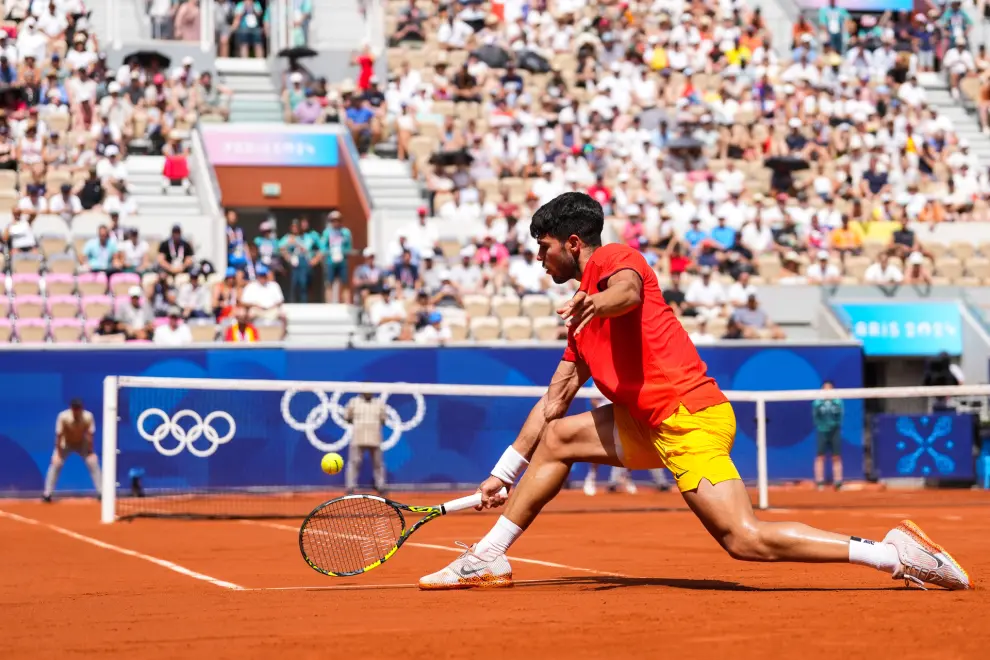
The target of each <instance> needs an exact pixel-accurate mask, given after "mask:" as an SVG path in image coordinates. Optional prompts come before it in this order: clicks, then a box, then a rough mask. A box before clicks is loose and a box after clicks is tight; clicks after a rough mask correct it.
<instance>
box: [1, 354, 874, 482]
mask: <svg viewBox="0 0 990 660" xmlns="http://www.w3.org/2000/svg"><path fill="white" fill-rule="evenodd" d="M701 353H702V357H703V358H704V359H705V361H706V363H707V364H708V368H709V373H710V374H711V375H712V376H713V377H714V378H715V379H716V380H717V381H718V382H719V384H720V385H721V386H722V387H723V388H724V389H727V390H778V389H816V388H818V387H819V386H820V385H821V383H822V381H823V380H825V379H829V380H832V381H833V382H834V383H835V385H836V386H837V387H860V386H862V355H861V352H860V349H859V347H858V346H826V347H814V346H800V347H790V346H788V347H783V346H782V347H754V346H739V347H704V348H702V350H701ZM560 356H561V350H560V349H559V348H489V347H471V348H454V347H450V348H439V349H437V348H423V349H405V348H402V349H400V348H381V349H351V350H310V349H282V348H263V347H249V348H243V347H237V348H220V347H217V348H210V349H205V350H203V349H171V350H169V349H159V348H154V349H148V350H143V349H119V348H118V349H113V348H102V347H93V348H90V349H89V350H60V349H57V348H51V349H46V350H37V351H34V350H9V351H4V353H3V358H2V361H0V365H2V366H0V373H2V374H3V376H4V381H5V382H7V383H16V384H17V386H16V387H10V388H7V390H6V391H5V394H4V396H3V397H0V419H2V420H3V423H2V424H0V491H26V492H36V491H38V490H40V488H41V484H42V479H43V475H44V472H45V470H46V468H47V466H48V462H49V459H50V457H51V452H52V446H53V442H54V426H55V417H56V415H57V414H58V413H59V412H60V411H61V410H63V409H64V408H65V407H66V406H67V403H68V401H69V400H70V399H72V398H74V397H80V398H82V400H83V402H84V404H85V405H86V407H87V408H88V409H89V410H91V411H92V412H93V413H94V415H95V416H96V425H97V429H99V428H101V425H102V416H103V414H102V413H103V402H102V382H103V379H104V377H105V376H107V375H133V376H142V375H143V376H171V377H190V378H226V379H237V380H247V379H275V380H304V381H328V380H335V381H337V380H339V381H368V382H376V381H377V382H421V383H466V384H491V385H539V386H541V387H542V386H545V385H546V384H547V381H548V379H549V376H550V375H551V374H552V373H553V370H554V369H555V367H556V366H557V364H558V362H559V360H560ZM349 397H350V395H349V394H346V393H334V392H332V391H329V392H325V393H322V396H320V395H316V394H313V393H311V392H300V393H292V392H288V393H283V392H260V393H248V392H240V391H192V390H169V389H124V390H122V391H121V393H120V400H119V405H120V409H119V422H118V436H119V441H118V445H119V449H120V455H119V458H118V464H119V466H118V467H119V470H118V476H119V478H121V479H123V477H125V476H126V474H127V471H128V470H130V469H132V468H136V469H140V470H143V471H144V473H145V479H144V482H145V487H147V488H154V487H207V486H211V487H217V486H238V485H242V486H243V485H254V486H261V485H290V486H291V485H296V486H303V485H326V484H331V485H333V484H339V483H341V482H342V478H343V477H342V476H341V475H338V476H335V477H327V476H326V475H324V474H323V473H322V472H321V471H320V469H319V460H320V457H321V455H322V454H323V453H324V452H326V451H342V452H344V455H345V456H346V445H347V443H348V441H349V438H350V435H349V431H348V425H347V424H346V422H345V421H344V420H342V419H341V416H340V411H339V406H340V405H342V404H344V403H346V401H347V400H348V399H349ZM533 403H534V402H533V401H531V400H528V399H518V398H493V397H438V396H433V397H423V398H417V397H411V396H394V397H390V398H389V400H388V406H389V407H390V408H391V411H390V412H389V422H388V424H387V426H388V428H387V429H386V430H385V440H386V446H387V448H388V451H387V452H386V454H385V457H386V466H387V468H388V472H389V479H390V481H391V482H393V483H405V484H417V483H424V484H425V483H470V482H476V481H478V480H479V479H480V478H481V477H483V476H484V475H485V474H486V473H487V472H488V470H490V469H491V466H492V465H493V464H494V462H495V461H496V460H497V459H498V457H499V456H500V455H501V453H502V451H503V450H504V449H505V446H506V445H507V444H509V443H510V442H511V441H512V440H513V439H514V438H515V435H516V433H517V432H518V430H519V428H520V426H521V425H522V422H523V420H524V419H525V417H526V415H527V414H528V412H529V410H530V408H531V406H532V404H533ZM587 407H588V402H587V401H577V402H575V404H574V406H573V407H572V412H577V411H581V410H586V409H587ZM733 407H734V409H735V411H736V418H737V424H738V431H737V435H736V443H735V446H734V448H733V458H734V459H735V461H736V463H737V465H738V467H739V470H740V472H741V473H742V475H743V477H744V478H746V479H755V477H756V445H755V440H754V438H755V437H756V422H755V416H754V415H755V410H754V406H753V404H746V403H739V404H734V406H733ZM767 412H768V422H767V428H768V445H769V447H768V459H769V468H770V475H771V478H773V479H799V478H810V477H811V473H812V465H813V460H814V454H815V431H814V426H813V423H812V416H811V403H810V402H788V403H771V404H768V406H767ZM842 429H843V456H844V457H845V458H846V461H847V471H848V473H849V477H850V478H855V477H856V476H858V475H859V474H861V469H862V429H863V408H862V403H861V402H859V401H849V402H847V406H846V414H845V416H844V419H843V427H842ZM99 435H100V434H99V433H97V440H96V442H97V445H99V443H100V438H99ZM366 467H367V466H366ZM586 471H587V467H586V466H576V467H575V469H574V474H573V475H572V476H573V477H574V478H581V477H583V476H584V474H585V473H586ZM59 487H60V488H61V489H69V490H88V489H89V488H90V487H91V485H90V483H89V476H88V473H87V472H86V469H85V466H84V465H83V463H82V461H79V460H76V459H75V458H70V460H69V461H68V462H67V463H66V467H65V469H64V470H63V472H62V477H61V480H60V483H59Z"/></svg>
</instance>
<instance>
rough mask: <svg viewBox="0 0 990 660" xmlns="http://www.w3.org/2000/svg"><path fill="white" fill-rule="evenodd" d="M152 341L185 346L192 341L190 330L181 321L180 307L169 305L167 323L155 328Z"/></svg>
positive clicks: (164, 344)
mask: <svg viewBox="0 0 990 660" xmlns="http://www.w3.org/2000/svg"><path fill="white" fill-rule="evenodd" d="M152 341H153V342H154V343H155V344H157V345H159V346H186V345H188V344H191V343H192V341H193V338H192V332H191V331H190V330H189V326H188V325H186V324H185V323H183V322H182V310H181V309H179V308H178V307H169V309H168V323H165V324H164V325H160V326H158V327H157V328H155V333H154V335H153V336H152Z"/></svg>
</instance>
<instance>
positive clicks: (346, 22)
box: [309, 0, 380, 50]
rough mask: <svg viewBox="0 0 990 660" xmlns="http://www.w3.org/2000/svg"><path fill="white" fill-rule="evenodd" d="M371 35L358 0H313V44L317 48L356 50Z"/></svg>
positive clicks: (310, 33) (311, 32)
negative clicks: (359, 9)
mask: <svg viewBox="0 0 990 660" xmlns="http://www.w3.org/2000/svg"><path fill="white" fill-rule="evenodd" d="M367 1H368V2H369V3H372V2H379V1H380V0H367ZM367 36H368V34H367V27H366V25H365V22H364V19H362V18H361V13H360V12H359V11H358V3H357V0H313V21H312V23H311V24H310V31H309V40H310V47H312V48H313V49H315V50H325V49H333V50H356V49H358V48H360V46H361V43H362V42H363V41H364V40H365V38H366V37H367Z"/></svg>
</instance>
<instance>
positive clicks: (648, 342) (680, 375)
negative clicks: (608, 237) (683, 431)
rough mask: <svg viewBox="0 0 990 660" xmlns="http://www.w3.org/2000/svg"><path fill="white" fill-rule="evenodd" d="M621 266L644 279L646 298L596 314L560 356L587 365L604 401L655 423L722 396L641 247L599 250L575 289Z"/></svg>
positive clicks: (588, 288)
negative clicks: (614, 312)
mask: <svg viewBox="0 0 990 660" xmlns="http://www.w3.org/2000/svg"><path fill="white" fill-rule="evenodd" d="M620 270H631V271H633V272H634V273H636V274H637V275H639V276H640V278H641V279H642V280H643V304H641V305H639V306H638V307H636V308H634V309H633V310H631V311H629V312H627V313H626V314H623V315H622V316H617V317H614V318H608V319H606V318H598V317H596V318H593V319H591V321H590V322H589V323H588V325H586V326H585V328H584V329H583V330H582V331H581V334H579V335H577V336H576V337H575V336H574V332H573V331H571V332H570V333H569V334H568V336H567V348H566V349H564V356H563V359H564V360H565V361H567V362H577V361H578V359H580V360H581V361H582V362H584V363H585V364H587V365H588V368H589V369H590V370H591V378H592V379H593V380H594V381H595V385H597V386H598V389H599V390H600V391H601V393H602V394H604V395H605V396H606V397H607V398H608V400H609V401H611V402H613V403H616V404H619V405H621V406H623V407H625V408H626V409H628V410H629V412H630V413H631V414H632V415H633V416H634V417H636V418H638V419H640V420H642V421H643V422H646V423H648V424H649V425H650V426H651V427H653V428H657V427H659V426H660V424H661V422H663V421H664V420H665V419H667V418H668V417H670V416H671V415H672V414H674V413H675V412H676V411H677V409H678V407H679V406H680V404H682V403H683V404H684V407H685V408H687V409H688V411H690V412H692V413H694V412H698V411H699V410H702V409H704V408H708V407H709V406H714V405H716V404H719V403H723V402H725V401H727V399H726V398H725V395H724V394H722V391H721V390H720V389H719V387H718V385H716V384H715V379H714V378H711V377H709V376H708V367H707V366H705V363H704V362H702V360H701V357H700V356H699V355H698V351H697V349H696V348H695V347H694V343H693V342H692V341H691V338H690V337H688V334H687V332H686V331H685V330H684V328H683V327H682V326H681V324H680V322H679V321H678V320H677V318H676V317H675V316H674V311H673V310H672V309H671V308H670V306H669V305H667V303H666V302H664V299H663V294H662V292H661V291H660V285H659V283H658V282H657V276H656V274H655V273H654V272H653V269H652V268H650V266H649V264H647V263H646V259H645V258H644V257H643V255H642V254H640V253H639V251H637V250H635V249H633V248H631V247H629V246H627V245H622V244H618V243H616V244H612V245H605V246H603V247H600V248H598V249H597V250H595V252H594V254H592V255H591V259H589V260H588V263H587V264H586V265H585V269H584V274H583V276H582V278H581V288H580V290H581V291H584V292H586V293H588V294H589V295H591V294H593V293H597V292H599V291H603V290H604V289H605V288H606V286H607V285H608V279H609V278H610V277H612V275H615V274H616V273H617V272H619V271H620Z"/></svg>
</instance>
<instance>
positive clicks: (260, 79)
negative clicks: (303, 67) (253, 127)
mask: <svg viewBox="0 0 990 660" xmlns="http://www.w3.org/2000/svg"><path fill="white" fill-rule="evenodd" d="M216 70H217V73H218V75H219V76H220V83H221V84H223V85H225V86H227V87H229V88H230V89H231V90H232V91H233V92H234V96H233V98H232V99H231V102H230V121H231V123H235V124H236V123H238V122H267V123H277V124H281V123H282V122H283V121H284V120H283V117H282V102H281V101H280V100H279V92H280V90H278V89H276V87H275V84H274V82H273V81H272V76H271V72H270V70H269V64H268V62H267V61H266V60H260V59H259V60H255V59H236V58H224V57H221V58H217V60H216Z"/></svg>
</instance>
